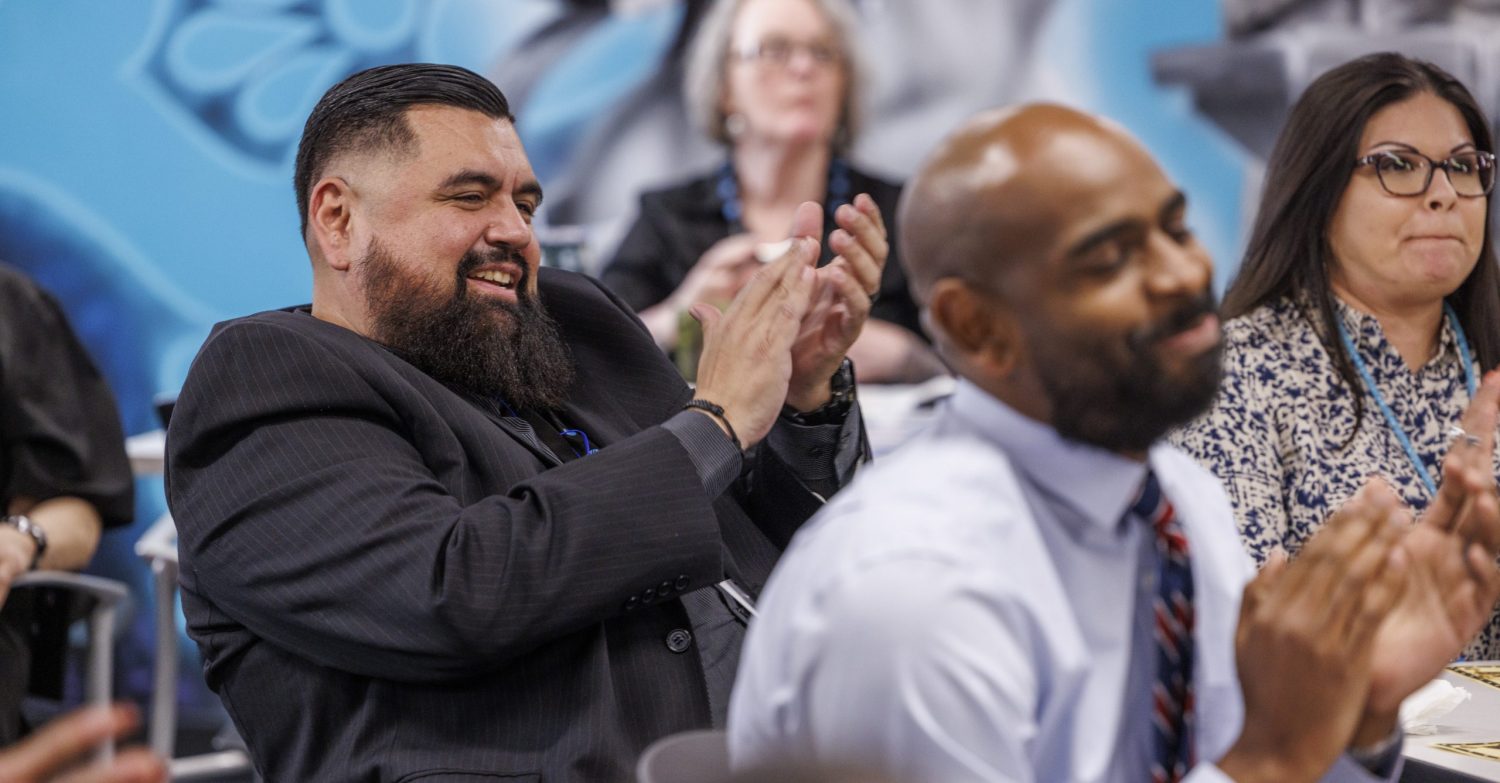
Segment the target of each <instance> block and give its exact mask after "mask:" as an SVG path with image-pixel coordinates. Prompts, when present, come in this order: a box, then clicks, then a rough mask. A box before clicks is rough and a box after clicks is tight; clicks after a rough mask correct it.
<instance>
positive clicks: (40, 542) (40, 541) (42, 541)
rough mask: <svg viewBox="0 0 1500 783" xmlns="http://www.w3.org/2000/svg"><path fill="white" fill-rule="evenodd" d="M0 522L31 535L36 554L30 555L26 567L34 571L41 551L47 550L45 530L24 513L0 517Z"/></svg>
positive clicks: (40, 556) (39, 559) (40, 560)
mask: <svg viewBox="0 0 1500 783" xmlns="http://www.w3.org/2000/svg"><path fill="white" fill-rule="evenodd" d="M0 524H4V525H10V526H11V527H13V528H15V529H16V530H19V531H21V532H22V533H25V534H26V535H28V536H31V540H32V541H33V542H34V543H35V544H36V554H34V555H32V556H31V565H29V566H27V568H29V569H31V570H33V571H35V570H36V564H37V563H40V562H42V553H43V552H46V551H47V531H45V530H43V529H42V526H41V525H38V524H37V523H35V522H32V521H31V517H28V516H26V515H25V514H12V515H10V516H8V517H0Z"/></svg>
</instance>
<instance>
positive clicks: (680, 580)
mask: <svg viewBox="0 0 1500 783" xmlns="http://www.w3.org/2000/svg"><path fill="white" fill-rule="evenodd" d="M690 584H692V580H691V579H688V577H687V574H683V575H682V576H679V577H677V581H676V582H674V583H673V584H672V586H673V587H676V588H677V589H678V590H686V589H687V586H688V585H690Z"/></svg>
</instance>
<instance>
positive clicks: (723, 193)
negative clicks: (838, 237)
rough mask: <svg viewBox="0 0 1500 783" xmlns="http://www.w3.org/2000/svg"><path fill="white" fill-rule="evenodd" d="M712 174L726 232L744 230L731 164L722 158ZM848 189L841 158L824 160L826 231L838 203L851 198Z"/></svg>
mask: <svg viewBox="0 0 1500 783" xmlns="http://www.w3.org/2000/svg"><path fill="white" fill-rule="evenodd" d="M715 177H716V181H715V182H714V195H716V196H718V197H719V201H720V205H719V212H720V214H722V215H723V216H724V222H725V223H728V224H729V233H731V234H738V233H741V232H743V231H744V230H745V224H744V218H745V207H744V204H742V203H741V202H740V181H739V179H738V178H737V177H735V176H734V163H733V162H731V161H725V162H724V165H722V166H720V167H719V171H718V174H717V175H715ZM849 190H850V184H849V164H848V163H846V162H844V159H843V158H834V159H833V160H831V161H829V163H828V195H827V202H828V203H826V204H824V205H823V208H824V210H825V211H826V212H827V213H828V220H827V226H828V230H832V227H833V226H834V225H835V224H834V222H833V213H834V211H835V210H837V209H838V208H839V206H840V205H842V204H848V203H849V200H850V198H852V197H851V196H850V194H849ZM825 233H826V232H825Z"/></svg>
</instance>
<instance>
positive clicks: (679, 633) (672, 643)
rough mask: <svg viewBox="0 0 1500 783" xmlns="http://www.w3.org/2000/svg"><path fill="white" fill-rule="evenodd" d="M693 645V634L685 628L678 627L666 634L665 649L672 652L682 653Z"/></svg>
mask: <svg viewBox="0 0 1500 783" xmlns="http://www.w3.org/2000/svg"><path fill="white" fill-rule="evenodd" d="M692 646H693V635H692V634H691V633H688V632H687V631H686V630H685V629H682V628H678V629H677V630H675V631H672V632H671V633H669V634H667V649H668V650H671V651H672V652H674V653H677V654H679V655H680V654H682V653H685V652H687V649H688V648H689V647H692Z"/></svg>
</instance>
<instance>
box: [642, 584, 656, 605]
mask: <svg viewBox="0 0 1500 783" xmlns="http://www.w3.org/2000/svg"><path fill="white" fill-rule="evenodd" d="M655 597H656V588H654V587H648V588H646V589H645V590H642V591H641V600H642V601H646V602H649V601H650V600H651V599H653V598H655Z"/></svg>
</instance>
